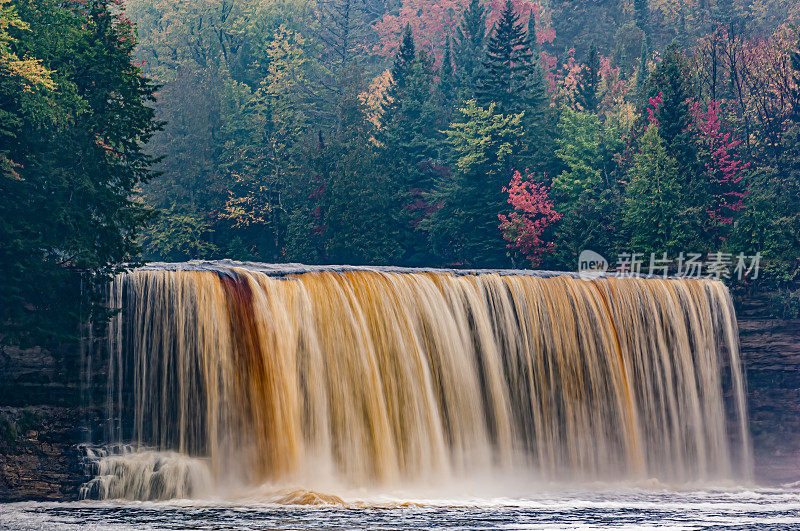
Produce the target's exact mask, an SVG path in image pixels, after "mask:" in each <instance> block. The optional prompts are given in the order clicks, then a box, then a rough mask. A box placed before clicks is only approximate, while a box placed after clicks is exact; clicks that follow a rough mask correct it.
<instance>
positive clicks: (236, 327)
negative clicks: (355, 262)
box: [86, 262, 752, 499]
mask: <svg viewBox="0 0 800 531" xmlns="http://www.w3.org/2000/svg"><path fill="white" fill-rule="evenodd" d="M528 273H529V272H528ZM528 273H526V272H502V274H501V273H499V272H474V274H466V275H465V274H456V273H455V272H452V271H437V270H424V271H420V270H396V269H387V268H383V269H377V270H371V269H369V268H346V267H340V268H335V267H334V268H329V269H327V270H326V269H322V268H312V269H308V268H304V267H303V266H297V265H291V266H269V265H263V264H235V263H229V262H224V263H192V264H177V265H163V264H162V265H156V266H149V267H148V268H146V269H143V270H137V271H134V272H131V273H128V274H125V275H121V276H119V277H118V278H117V279H116V280H115V281H114V283H113V285H112V287H111V294H110V302H111V305H112V306H114V307H121V308H122V310H123V311H122V313H121V314H120V315H119V316H118V317H116V318H115V319H114V321H113V322H112V325H111V333H110V343H109V350H110V365H109V373H108V378H109V379H108V396H109V402H108V416H109V418H110V419H112V422H111V425H110V429H109V430H108V438H109V440H108V441H107V442H128V443H131V444H132V445H133V446H134V447H135V448H140V449H146V451H145V454H144V456H146V457H144V456H143V455H140V452H134V453H133V454H128V455H122V456H111V457H107V458H104V459H105V461H104V462H102V460H101V463H100V464H99V465H98V466H101V467H105V468H104V470H105V471H106V472H107V473H105V474H102V475H101V476H99V478H105V479H98V480H97V481H95V485H94V486H93V487H92V490H91V491H90V490H88V489H87V491H86V492H87V494H88V493H89V492H92V493H94V495H95V496H100V497H113V498H127V499H163V498H170V497H175V496H177V497H184V496H186V495H187V494H186V492H189V491H191V490H192V489H201V488H203V489H204V488H206V486H205V484H203V485H200V484H198V485H193V484H188V485H186V484H184V482H185V481H186V480H187V478H190V479H191V478H198V479H197V481H201V482H206V481H207V478H206V477H205V476H204V475H201V474H199V472H197V471H196V470H195V471H194V472H191V470H194V469H192V468H191V467H189V468H187V466H186V463H183V464H182V465H180V464H174V463H173V460H175V459H178V457H175V455H178V456H184V457H186V458H187V459H188V456H191V457H192V458H193V459H194V460H195V461H197V462H199V463H202V466H203V467H204V468H205V469H206V470H207V472H208V474H209V475H210V477H211V480H210V481H211V483H213V484H215V485H225V486H226V488H228V487H231V488H233V487H236V488H239V487H243V488H245V489H247V488H256V487H257V486H259V485H263V484H265V483H269V484H281V485H300V486H302V487H303V488H307V489H311V490H312V491H318V492H328V493H331V494H333V495H338V493H339V492H340V491H341V490H342V489H349V488H377V487H380V488H388V487H401V486H404V485H415V486H418V487H420V486H425V485H431V486H437V485H438V486H441V485H446V484H448V483H458V482H462V481H468V480H470V479H471V478H472V479H474V478H481V477H491V478H494V479H493V480H494V481H500V482H503V483H506V482H508V481H512V480H513V479H515V478H522V479H523V480H525V481H528V480H530V481H537V482H547V481H556V480H557V481H559V482H562V483H569V482H587V481H603V482H609V481H611V482H615V481H626V482H637V481H645V480H649V479H650V478H655V479H656V480H658V481H661V482H669V483H685V482H693V481H703V482H712V483H713V482H724V481H729V480H732V479H736V478H739V479H745V480H746V479H748V478H749V477H750V474H751V467H752V464H751V459H750V444H749V440H748V437H747V432H746V413H745V408H744V389H743V382H742V374H741V367H740V361H739V357H738V333H737V330H736V321H735V316H734V313H733V309H732V305H731V301H730V297H729V294H728V292H727V289H726V288H725V287H724V285H723V284H721V283H719V282H716V281H711V280H665V279H643V278H618V279H617V278H598V279H593V280H590V281H586V280H580V279H577V278H574V275H572V276H570V275H564V276H559V275H557V274H554V273H545V274H528ZM155 450H158V451H162V452H167V451H168V452H174V454H169V455H170V456H172V457H171V458H170V459H168V460H166V461H164V459H166V458H163V457H162V458H158V457H156V456H157V455H159V454H153V453H152V452H153V451H155ZM125 459H134V460H136V462H135V463H134V464H124V463H123V462H121V461H120V460H122V461H124V460H125ZM158 459H162V461H158ZM112 461H113V462H112ZM193 462H194V461H193ZM143 463H144V464H143ZM158 463H160V464H158ZM167 463H170V466H166V464H167ZM170 471H174V472H170ZM154 472H158V473H159V474H161V476H162V477H161V478H160V479H158V480H157V482H156V483H157V485H156V486H153V487H150V486H147V487H145V486H144V485H145V484H147V483H148V482H151V481H154V480H153V479H152V474H153V473H154ZM169 473H174V474H178V475H179V477H176V478H169V479H168V480H166V479H164V478H163V476H164V475H168V474H169ZM120 474H125V475H126V476H125V477H126V478H127V479H122V478H121V476H120ZM131 474H142V477H139V478H136V479H131ZM103 482H108V483H109V485H104V486H103V485H98V484H97V483H103ZM162 483H163V485H169V488H167V487H166V486H163V485H162ZM112 484H113V486H112ZM127 486H130V489H131V490H126V489H128V488H129V487H127ZM248 486H249V487H248ZM120 489H121V490H120ZM103 493H106V494H103ZM111 493H113V494H111ZM189 495H191V494H189Z"/></svg>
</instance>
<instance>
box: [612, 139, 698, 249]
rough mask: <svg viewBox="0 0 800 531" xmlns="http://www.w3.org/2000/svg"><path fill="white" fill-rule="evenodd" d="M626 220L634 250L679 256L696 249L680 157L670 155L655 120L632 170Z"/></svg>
mask: <svg viewBox="0 0 800 531" xmlns="http://www.w3.org/2000/svg"><path fill="white" fill-rule="evenodd" d="M629 179H630V184H629V185H628V189H627V191H626V195H625V212H624V224H625V228H626V230H627V234H628V235H629V237H630V244H631V247H632V251H634V252H640V253H645V254H649V253H656V254H659V255H660V253H663V252H666V253H668V255H670V256H675V255H677V254H678V253H679V252H681V251H684V250H685V249H687V248H689V249H694V247H692V246H691V244H690V243H689V242H692V240H693V238H692V234H691V231H690V230H687V225H690V223H688V222H687V221H686V220H685V217H686V213H685V209H684V205H683V193H684V187H683V186H682V185H681V178H680V175H679V169H678V163H677V161H676V160H675V159H674V158H673V157H671V156H670V155H669V153H668V152H667V149H666V147H665V142H664V140H663V139H662V138H661V136H660V135H659V129H658V127H656V125H655V124H651V125H650V126H649V127H648V129H647V133H646V134H645V135H644V137H643V138H642V141H641V147H640V149H639V153H637V154H636V156H635V157H634V163H633V166H632V167H631V170H630V172H629Z"/></svg>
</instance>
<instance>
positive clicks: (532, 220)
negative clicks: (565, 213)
mask: <svg viewBox="0 0 800 531" xmlns="http://www.w3.org/2000/svg"><path fill="white" fill-rule="evenodd" d="M503 191H504V192H508V203H509V204H511V205H513V207H514V212H511V213H510V214H509V215H508V216H506V215H503V214H500V215H499V216H498V217H499V218H500V225H499V229H500V231H501V232H502V233H503V238H504V239H505V240H506V241H507V242H508V248H509V249H516V250H518V251H519V252H521V253H522V254H523V255H524V256H525V258H527V259H528V260H530V262H531V265H532V266H533V267H536V266H538V265H539V264H540V263H541V261H542V255H543V254H545V253H548V252H551V251H552V250H553V249H554V248H555V245H554V244H553V242H545V241H544V240H543V239H542V234H543V233H544V231H545V229H546V228H547V227H549V226H550V225H552V224H553V223H555V222H556V221H558V220H559V219H561V216H562V215H561V214H559V213H558V212H556V211H555V210H554V205H553V202H552V201H551V200H550V198H549V196H548V193H549V191H550V189H549V188H548V187H547V186H545V185H543V184H538V183H535V182H533V181H532V180H531V179H530V176H526V178H525V180H523V179H522V175H521V174H520V172H519V171H515V172H514V176H513V177H511V182H510V183H509V184H508V187H507V188H503Z"/></svg>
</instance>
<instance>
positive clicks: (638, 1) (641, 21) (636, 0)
mask: <svg viewBox="0 0 800 531" xmlns="http://www.w3.org/2000/svg"><path fill="white" fill-rule="evenodd" d="M647 2H648V0H633V9H634V11H635V13H636V25H637V26H639V29H640V30H642V31H643V32H644V38H645V41H646V42H647V47H648V48H650V46H651V35H650V7H649V6H648V5H647Z"/></svg>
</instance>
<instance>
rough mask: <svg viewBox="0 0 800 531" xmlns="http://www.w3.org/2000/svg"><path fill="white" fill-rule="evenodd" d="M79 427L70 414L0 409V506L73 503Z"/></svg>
mask: <svg viewBox="0 0 800 531" xmlns="http://www.w3.org/2000/svg"><path fill="white" fill-rule="evenodd" d="M80 426H81V421H80V419H79V414H78V411H77V410H76V409H74V408H60V407H47V406H35V407H26V408H11V407H2V408H0V501H13V500H26V499H36V500H73V499H77V497H78V488H79V487H80V485H81V484H82V483H83V482H85V481H86V480H87V478H86V476H85V475H84V466H83V459H82V452H81V450H80V449H79V447H78V443H80V442H81V438H82V433H81V429H80Z"/></svg>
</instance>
